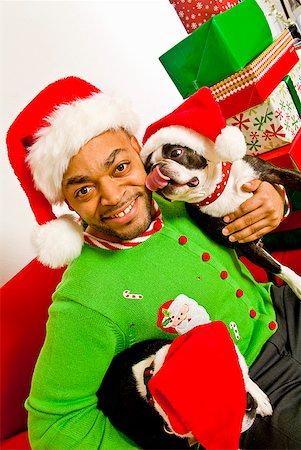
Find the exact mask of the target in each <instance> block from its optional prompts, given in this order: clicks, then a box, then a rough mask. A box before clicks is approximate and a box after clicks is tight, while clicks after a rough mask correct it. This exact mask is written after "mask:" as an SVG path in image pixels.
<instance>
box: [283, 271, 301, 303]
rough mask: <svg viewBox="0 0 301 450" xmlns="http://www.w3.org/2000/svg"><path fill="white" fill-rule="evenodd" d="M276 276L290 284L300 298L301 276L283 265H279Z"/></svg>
mask: <svg viewBox="0 0 301 450" xmlns="http://www.w3.org/2000/svg"><path fill="white" fill-rule="evenodd" d="M278 276H279V278H281V279H282V280H284V281H285V282H286V283H287V284H288V285H289V286H290V288H291V290H292V291H293V292H294V293H295V294H296V296H297V297H298V298H299V299H300V300H301V277H300V276H299V275H297V274H296V273H295V272H294V271H293V270H291V269H289V268H288V267H285V266H282V267H281V272H280V273H279V274H278Z"/></svg>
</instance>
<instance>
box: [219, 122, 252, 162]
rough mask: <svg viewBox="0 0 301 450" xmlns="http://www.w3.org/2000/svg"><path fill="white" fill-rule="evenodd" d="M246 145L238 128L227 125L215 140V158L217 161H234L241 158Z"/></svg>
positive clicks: (244, 152)
mask: <svg viewBox="0 0 301 450" xmlns="http://www.w3.org/2000/svg"><path fill="white" fill-rule="evenodd" d="M246 151H247V144H246V141H245V138H244V135H243V133H242V132H241V131H240V129H239V128H237V127H234V126H231V125H227V126H226V127H225V128H223V129H222V131H221V133H220V134H219V135H218V136H217V138H216V140H215V158H216V160H217V161H230V162H232V161H235V160H237V159H241V158H243V156H245V154H246Z"/></svg>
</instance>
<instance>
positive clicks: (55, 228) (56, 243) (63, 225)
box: [33, 214, 84, 269]
mask: <svg viewBox="0 0 301 450" xmlns="http://www.w3.org/2000/svg"><path fill="white" fill-rule="evenodd" d="M83 242H84V237H83V228H82V226H81V224H80V223H78V222H76V221H75V219H74V217H73V216H72V215H71V214H65V215H63V216H61V217H59V218H58V219H55V220H51V221H50V222H47V223H46V224H44V225H41V226H39V227H38V228H37V229H36V231H35V233H34V236H33V244H34V246H35V249H36V252H37V257H38V260H39V261H40V262H41V263H42V264H44V265H45V266H48V267H51V268H52V269H56V268H59V267H64V266H65V265H67V264H69V262H70V261H72V260H73V259H75V258H77V257H78V256H79V255H80V253H81V251H82V246H83Z"/></svg>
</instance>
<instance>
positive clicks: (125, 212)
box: [112, 200, 135, 217]
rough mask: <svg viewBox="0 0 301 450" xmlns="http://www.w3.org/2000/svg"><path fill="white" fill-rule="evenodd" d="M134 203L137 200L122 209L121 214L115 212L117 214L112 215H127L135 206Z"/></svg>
mask: <svg viewBox="0 0 301 450" xmlns="http://www.w3.org/2000/svg"><path fill="white" fill-rule="evenodd" d="M134 203H135V200H134V201H133V202H132V203H131V204H130V205H129V206H128V207H127V208H125V209H124V210H123V211H121V212H120V213H119V214H115V216H112V217H123V216H125V215H126V214H128V213H129V212H130V210H131V209H132V208H133V206H134Z"/></svg>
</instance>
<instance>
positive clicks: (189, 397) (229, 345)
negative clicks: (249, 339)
mask: <svg viewBox="0 0 301 450" xmlns="http://www.w3.org/2000/svg"><path fill="white" fill-rule="evenodd" d="M179 386H180V388H179ZM148 388H149V391H150V393H151V395H152V397H153V400H154V402H155V407H156V408H157V409H158V410H160V411H161V412H162V411H163V414H162V415H163V416H165V419H166V421H167V423H168V425H170V427H171V428H172V430H173V431H174V433H175V434H177V435H178V436H182V437H186V436H187V435H189V434H190V433H191V434H192V435H193V436H194V437H195V439H197V441H198V442H199V443H200V444H201V445H202V446H203V447H205V448H206V449H208V450H210V449H214V450H217V449H223V450H226V449H231V450H235V449H238V448H239V440H240V434H241V430H242V422H243V418H244V414H245V412H246V398H247V395H246V388H245V383H244V378H243V374H242V370H241V367H240V364H239V360H238V355H237V352H236V350H235V346H234V343H233V341H232V339H231V337H230V334H229V331H228V329H227V327H226V325H225V324H224V323H223V322H220V321H215V322H211V323H209V324H204V325H199V326H197V327H195V328H193V329H192V330H190V331H188V332H187V333H185V334H183V335H181V336H178V337H176V338H175V339H174V341H173V342H172V344H171V345H170V347H169V350H168V353H167V355H166V357H165V359H164V362H163V365H162V366H161V367H160V368H159V370H158V371H157V372H155V374H154V375H153V377H152V378H151V379H150V381H149V384H148ZM227 397H228V399H227ZM225 405H226V406H225Z"/></svg>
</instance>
